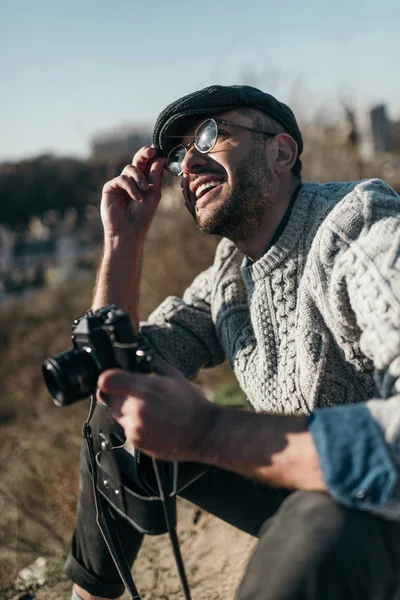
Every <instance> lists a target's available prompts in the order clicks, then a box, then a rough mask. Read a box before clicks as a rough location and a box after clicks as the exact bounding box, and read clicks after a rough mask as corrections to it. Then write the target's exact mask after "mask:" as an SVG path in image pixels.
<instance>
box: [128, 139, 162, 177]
mask: <svg viewBox="0 0 400 600" xmlns="http://www.w3.org/2000/svg"><path fill="white" fill-rule="evenodd" d="M155 158H157V150H156V149H155V148H153V146H143V148H140V150H138V151H137V152H136V154H135V155H134V157H133V158H132V165H133V166H134V167H137V168H138V169H140V170H141V171H142V172H143V173H146V171H147V167H148V164H149V162H150V161H151V160H154V159H155Z"/></svg>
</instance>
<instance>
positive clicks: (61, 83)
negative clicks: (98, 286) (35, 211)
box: [0, 0, 400, 161]
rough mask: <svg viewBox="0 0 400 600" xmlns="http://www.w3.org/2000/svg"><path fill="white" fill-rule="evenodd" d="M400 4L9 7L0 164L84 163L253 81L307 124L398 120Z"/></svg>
mask: <svg viewBox="0 0 400 600" xmlns="http://www.w3.org/2000/svg"><path fill="white" fill-rule="evenodd" d="M399 22H400V2H399V1H398V0H380V1H379V2H378V1H377V0H335V1H334V2H326V1H324V0H303V1H302V2H300V1H299V0H286V1H285V2H277V1H275V2H271V1H270V0H242V1H239V0H230V1H229V2H228V1H225V0H220V1H218V0H196V2H188V1H187V2H183V1H182V0H141V2H137V1H136V0H65V1H61V0H18V2H16V1H15V0H0V81H1V85H0V161H4V160H19V159H22V158H28V157H33V156H35V155H38V154H42V153H46V152H52V153H55V154H57V155H70V156H82V157H84V156H87V155H88V154H89V152H90V140H91V139H92V137H93V136H94V135H96V134H98V133H104V132H108V131H112V130H114V129H121V128H122V129H123V128H124V127H128V126H129V127H130V126H131V125H135V124H141V123H144V124H148V125H149V126H151V125H152V124H153V123H154V120H155V119H156V117H157V115H158V113H159V112H160V111H161V110H162V109H163V108H164V107H165V106H166V105H167V104H168V103H169V102H172V101H173V100H175V99H176V98H178V97H180V96H182V95H185V94H187V93H189V92H192V91H194V90H196V89H200V88H202V87H205V86H207V85H211V84H215V83H219V84H223V85H229V84H234V83H250V84H252V85H256V86H257V87H260V88H262V89H264V90H265V91H268V92H270V93H272V94H274V95H276V96H277V97H278V98H279V99H280V100H283V101H285V102H287V103H289V104H290V105H291V106H292V108H293V109H294V110H295V112H296V115H297V116H298V119H299V120H300V122H304V121H305V120H307V119H309V118H311V117H312V115H313V114H314V113H315V111H319V112H321V111H322V112H326V113H327V114H335V113H336V112H338V110H339V108H340V103H341V101H345V102H347V103H351V104H352V105H353V106H354V107H356V108H357V109H359V110H363V109H365V108H366V107H368V106H370V105H371V104H374V103H380V102H385V103H386V104H387V107H388V111H389V115H390V116H391V117H392V118H396V119H397V118H400V68H399V64H398V63H399V57H400V35H399V31H398V28H399Z"/></svg>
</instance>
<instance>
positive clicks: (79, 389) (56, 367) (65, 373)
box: [42, 350, 100, 406]
mask: <svg viewBox="0 0 400 600" xmlns="http://www.w3.org/2000/svg"><path fill="white" fill-rule="evenodd" d="M42 373H43V378H44V381H45V384H46V386H47V389H48V390H49V392H50V394H51V395H52V397H53V398H54V402H55V403H56V404H57V406H68V405H69V404H73V403H74V402H77V401H78V400H83V399H84V398H87V396H90V394H93V393H94V392H95V390H96V382H97V379H98V376H99V375H100V368H99V366H98V364H97V362H96V359H95V357H93V356H92V354H91V353H90V351H88V352H85V351H84V350H68V351H67V352H61V354H57V356H53V357H52V358H49V359H48V360H46V362H45V363H44V365H43V368H42Z"/></svg>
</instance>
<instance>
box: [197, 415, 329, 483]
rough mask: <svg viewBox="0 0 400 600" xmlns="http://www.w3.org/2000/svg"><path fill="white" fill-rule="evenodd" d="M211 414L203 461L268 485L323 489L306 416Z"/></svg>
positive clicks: (203, 448) (203, 446) (203, 447)
mask: <svg viewBox="0 0 400 600" xmlns="http://www.w3.org/2000/svg"><path fill="white" fill-rule="evenodd" d="M216 409H217V411H216V415H215V416H216V421H215V426H214V427H213V428H212V430H211V431H210V434H209V435H208V436H207V438H206V439H205V441H204V443H203V444H202V457H201V458H200V460H201V461H202V462H206V463H210V464H213V465H215V466H218V467H220V468H223V469H228V470H231V471H234V472H236V473H239V474H241V475H244V476H245V477H249V478H253V479H257V480H258V481H262V482H265V483H268V484H270V485H275V486H279V487H285V488H288V489H305V490H317V491H326V490H327V487H326V485H325V483H324V480H323V478H322V473H321V469H320V465H319V460H318V455H317V452H316V449H315V446H314V443H313V440H312V437H311V434H310V433H309V432H308V430H307V418H306V417H295V416H277V415H266V414H256V413H252V412H245V411H238V410H237V409H227V408H220V407H216Z"/></svg>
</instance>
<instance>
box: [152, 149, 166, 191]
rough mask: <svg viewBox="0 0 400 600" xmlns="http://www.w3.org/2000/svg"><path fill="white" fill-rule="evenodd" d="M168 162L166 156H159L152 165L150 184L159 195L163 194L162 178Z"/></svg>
mask: <svg viewBox="0 0 400 600" xmlns="http://www.w3.org/2000/svg"><path fill="white" fill-rule="evenodd" d="M166 162H167V159H166V158H157V159H156V160H155V161H154V162H153V163H152V165H151V167H150V171H149V184H150V185H151V186H152V188H153V192H154V194H155V196H157V197H159V196H160V195H161V185H162V178H163V174H164V167H165V163H166Z"/></svg>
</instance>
